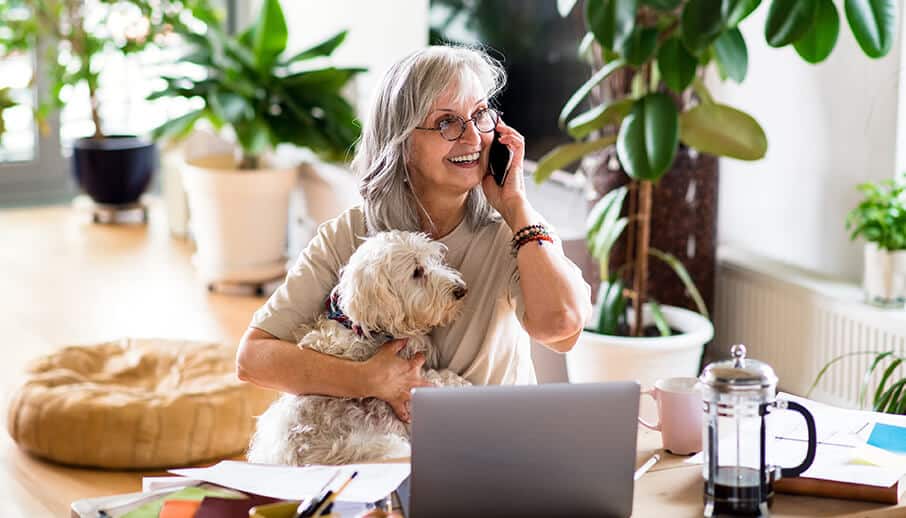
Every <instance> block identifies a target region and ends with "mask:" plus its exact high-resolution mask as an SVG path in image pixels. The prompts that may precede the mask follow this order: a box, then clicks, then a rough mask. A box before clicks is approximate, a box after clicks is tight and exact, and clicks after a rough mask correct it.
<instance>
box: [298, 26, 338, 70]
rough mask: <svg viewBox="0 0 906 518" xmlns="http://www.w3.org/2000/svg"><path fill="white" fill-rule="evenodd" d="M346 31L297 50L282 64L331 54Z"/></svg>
mask: <svg viewBox="0 0 906 518" xmlns="http://www.w3.org/2000/svg"><path fill="white" fill-rule="evenodd" d="M346 33H347V31H340V32H338V33H336V34H334V35H333V36H331V37H329V38H327V39H326V40H324V41H322V42H321V43H318V44H317V45H312V46H311V47H309V48H307V49H305V50H303V51H301V52H299V53H298V54H296V55H294V56H292V57H291V58H288V59H286V60H285V61H284V62H283V64H284V65H290V64H292V63H296V62H297V61H304V60H306V59H312V58H320V57H326V56H330V55H331V54H333V51H335V50H336V49H337V47H339V46H340V44H341V43H343V40H345V39H346Z"/></svg>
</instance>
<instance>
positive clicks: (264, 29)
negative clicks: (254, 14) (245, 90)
mask: <svg viewBox="0 0 906 518" xmlns="http://www.w3.org/2000/svg"><path fill="white" fill-rule="evenodd" d="M251 35H252V44H253V47H252V48H253V50H254V54H255V63H256V64H257V67H258V70H259V71H262V72H263V71H266V70H269V69H270V68H271V66H272V65H273V64H274V62H275V61H276V59H277V56H279V55H280V53H282V52H283V50H284V49H286V40H287V36H288V32H287V29H286V18H284V17H283V9H281V8H280V0H264V5H263V6H262V7H261V12H260V13H259V15H258V20H257V21H256V22H255V25H254V26H253V29H252V32H251Z"/></svg>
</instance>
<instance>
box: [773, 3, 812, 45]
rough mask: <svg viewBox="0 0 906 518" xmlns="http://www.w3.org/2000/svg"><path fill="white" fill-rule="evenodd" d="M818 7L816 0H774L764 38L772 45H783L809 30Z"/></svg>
mask: <svg viewBox="0 0 906 518" xmlns="http://www.w3.org/2000/svg"><path fill="white" fill-rule="evenodd" d="M817 7H818V3H817V1H816V0H773V1H772V2H771V8H770V9H769V10H768V19H767V21H765V24H764V38H765V40H766V41H767V42H768V45H770V46H772V47H783V46H784V45H788V44H790V43H793V42H794V41H796V40H798V39H799V38H800V37H802V35H804V34H805V33H806V31H808V30H809V28H810V27H811V25H812V22H813V21H814V19H815V11H816V9H817Z"/></svg>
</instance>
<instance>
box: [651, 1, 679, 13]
mask: <svg viewBox="0 0 906 518" xmlns="http://www.w3.org/2000/svg"><path fill="white" fill-rule="evenodd" d="M681 1H682V0H642V5H647V6H649V7H654V8H655V9H660V10H661V11H672V10H674V9H676V8H677V7H679V4H680V3H681Z"/></svg>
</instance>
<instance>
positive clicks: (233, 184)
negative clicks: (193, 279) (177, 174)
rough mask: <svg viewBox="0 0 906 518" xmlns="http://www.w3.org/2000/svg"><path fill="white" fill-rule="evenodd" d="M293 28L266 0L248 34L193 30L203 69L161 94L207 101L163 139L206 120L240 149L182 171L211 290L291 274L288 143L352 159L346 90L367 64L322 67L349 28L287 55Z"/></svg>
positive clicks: (193, 59)
mask: <svg viewBox="0 0 906 518" xmlns="http://www.w3.org/2000/svg"><path fill="white" fill-rule="evenodd" d="M287 36H288V35H287V27H286V21H285V19H284V16H283V11H282V9H281V7H280V2H279V1H278V0H264V1H263V2H262V5H261V10H260V12H259V14H258V17H257V19H256V21H255V22H254V23H253V24H252V25H251V26H250V27H248V28H247V29H246V30H245V31H243V32H242V33H240V34H238V35H235V36H228V35H226V34H225V33H224V32H223V31H222V30H221V29H220V28H218V27H213V26H212V27H209V28H208V31H207V33H206V34H191V33H190V34H187V39H188V41H189V43H190V49H189V50H188V53H187V54H186V55H184V56H182V57H181V58H179V61H180V62H189V63H192V64H194V65H196V68H197V69H198V70H197V71H196V72H197V73H193V74H187V75H184V76H179V77H164V80H165V82H166V87H165V88H164V89H162V90H160V91H158V92H155V93H153V94H152V95H151V99H157V98H162V97H183V98H190V99H192V98H197V99H200V100H201V101H203V103H201V105H200V107H199V108H198V109H196V110H193V111H191V112H189V113H186V114H185V115H182V116H180V117H178V118H175V119H173V120H170V121H168V122H166V123H164V124H163V125H162V126H160V127H159V128H157V129H155V130H154V135H155V136H156V137H177V138H178V137H180V136H184V135H187V134H188V133H189V132H190V131H191V130H192V128H193V127H195V125H196V123H198V121H200V120H205V121H208V122H209V123H210V124H211V125H212V126H213V127H214V128H216V129H218V130H222V131H223V133H224V135H225V136H226V137H227V138H229V139H231V141H234V142H235V143H236V150H235V153H226V154H223V153H221V154H212V155H207V156H200V157H198V156H196V157H195V158H194V159H191V160H187V161H186V162H185V163H184V165H183V167H182V178H183V184H184V185H185V189H186V193H187V195H188V201H189V213H190V226H191V229H192V233H193V236H194V238H195V241H196V244H197V253H196V255H195V264H196V266H197V267H198V269H199V272H200V274H201V276H202V278H203V279H204V280H205V282H207V283H208V286H209V288H212V287H213V285H214V284H217V283H220V282H245V283H251V284H254V283H261V282H264V281H268V280H271V279H275V278H278V277H280V276H282V275H283V273H284V272H285V270H284V268H285V262H286V261H285V244H286V229H287V223H288V204H289V194H290V189H291V187H292V185H293V183H294V182H295V179H296V169H295V168H294V167H279V166H278V165H277V164H276V163H275V162H274V161H273V160H272V158H273V154H272V151H273V150H274V148H275V147H276V146H277V145H278V144H283V143H285V144H292V145H295V146H299V147H305V148H308V149H310V150H311V151H313V152H314V153H316V154H317V155H318V156H319V157H320V158H322V159H324V160H328V161H343V160H345V159H346V158H347V157H349V156H351V153H352V149H353V145H354V143H355V141H356V140H357V139H358V136H359V126H358V125H357V123H356V121H355V111H354V109H353V107H352V106H351V105H350V104H349V103H348V102H347V101H346V100H345V99H344V97H343V95H342V90H343V88H344V86H345V85H346V84H347V83H348V82H349V80H350V79H351V78H352V77H353V76H355V75H356V74H358V73H359V72H362V71H363V70H364V69H362V68H336V67H333V66H322V67H316V66H312V65H310V64H309V63H307V61H308V60H311V59H313V58H326V57H329V56H330V55H331V54H332V53H333V51H334V50H335V49H336V48H337V47H338V46H339V45H340V44H341V43H342V42H343V40H344V38H345V37H346V32H345V31H343V32H340V33H338V34H336V35H335V36H332V37H331V38H328V39H327V40H325V41H323V42H321V43H318V44H317V45H314V46H312V47H310V48H308V49H305V50H303V51H301V52H298V53H296V54H293V55H290V56H285V55H284V50H285V49H286V43H287Z"/></svg>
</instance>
